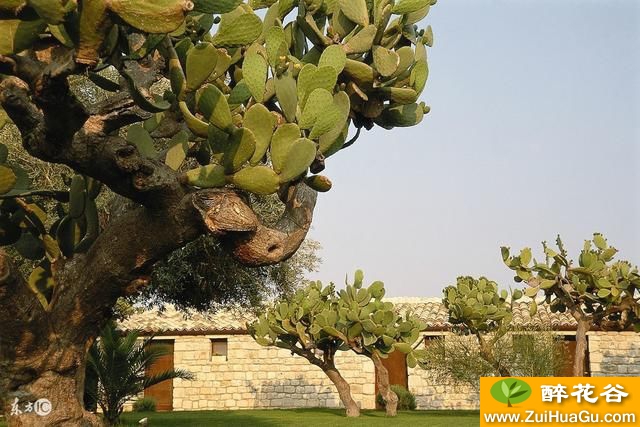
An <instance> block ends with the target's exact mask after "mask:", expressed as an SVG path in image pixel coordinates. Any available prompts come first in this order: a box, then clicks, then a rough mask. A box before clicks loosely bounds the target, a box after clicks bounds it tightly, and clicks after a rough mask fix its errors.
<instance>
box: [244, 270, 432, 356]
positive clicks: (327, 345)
mask: <svg viewBox="0 0 640 427" xmlns="http://www.w3.org/2000/svg"><path fill="white" fill-rule="evenodd" d="M384 294H385V290H384V284H383V283H382V282H373V283H372V284H371V285H369V286H368V287H367V286H363V274H362V272H361V271H357V272H356V274H355V278H354V283H353V284H347V285H346V286H345V288H344V289H341V290H340V291H339V292H336V291H335V287H334V285H333V284H330V285H329V286H323V285H322V283H320V282H313V283H311V284H310V285H309V286H308V287H306V288H304V289H303V290H300V291H298V292H297V293H296V294H295V296H294V297H293V298H291V299H290V300H288V301H281V302H279V303H277V304H276V305H274V306H273V307H272V308H271V309H269V310H267V311H266V312H265V313H263V314H262V315H260V316H259V318H258V320H257V321H255V322H254V323H253V324H251V325H250V326H249V331H250V333H251V335H252V336H253V337H254V339H255V340H256V342H258V343H259V344H261V345H264V346H273V345H275V346H279V347H282V348H287V349H293V348H295V349H296V350H299V351H304V350H313V349H319V350H322V351H323V352H325V354H327V355H329V356H330V357H332V356H331V355H332V354H335V352H336V351H338V350H341V351H354V352H356V353H358V354H363V355H366V356H369V357H370V356H371V355H373V354H377V355H379V356H380V357H383V358H386V357H387V356H388V354H389V353H391V352H393V351H396V350H397V351H400V352H402V353H405V354H406V355H407V364H408V365H409V366H410V367H414V366H416V364H417V363H418V360H419V359H421V357H422V350H416V349H414V346H415V344H416V342H417V341H418V340H419V339H420V336H421V335H420V333H421V331H422V330H423V329H424V327H425V326H426V325H425V324H424V323H423V322H422V321H421V320H420V319H419V318H418V317H417V316H415V315H413V314H411V313H406V314H405V316H404V317H403V316H400V315H398V314H397V313H396V311H395V309H394V306H393V303H391V302H388V301H383V297H384Z"/></svg>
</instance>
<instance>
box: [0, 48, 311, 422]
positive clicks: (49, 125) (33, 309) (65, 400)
mask: <svg viewBox="0 0 640 427" xmlns="http://www.w3.org/2000/svg"><path fill="white" fill-rule="evenodd" d="M46 53H47V54H46V55H45V54H39V55H24V56H23V55H12V56H11V57H6V56H2V55H0V71H1V72H2V74H3V76H2V77H0V105H1V106H2V108H3V109H4V110H5V112H6V113H7V114H8V115H9V117H10V118H11V119H12V121H13V122H14V124H15V125H16V126H17V127H18V130H19V131H20V134H21V137H22V145H23V147H24V149H25V150H26V151H27V152H28V153H29V154H31V155H32V156H33V157H35V158H38V159H40V160H42V161H44V162H49V163H59V164H64V165H66V166H68V167H70V168H71V169H73V170H74V171H75V172H76V173H79V174H84V175H87V176H90V177H92V178H94V179H96V180H98V181H100V182H102V183H103V184H104V185H105V186H107V187H108V188H109V189H111V190H112V191H113V192H115V193H117V194H119V195H120V196H123V197H125V198H127V199H129V200H131V201H132V202H134V203H132V206H131V207H128V208H127V209H126V210H125V211H124V212H122V213H119V215H118V216H117V217H116V218H115V219H114V220H113V221H111V222H110V223H109V224H107V225H106V226H105V228H104V230H103V231H102V233H101V234H100V235H99V236H98V238H97V239H96V241H95V242H94V243H93V245H92V246H91V247H90V248H89V250H88V251H87V252H86V253H84V254H81V253H77V254H73V255H72V256H69V257H62V256H61V257H58V258H56V259H55V260H51V264H52V268H51V270H52V275H53V279H54V280H53V282H54V283H55V286H54V288H53V291H52V297H51V300H50V301H45V303H41V301H40V300H39V299H38V298H37V297H36V293H35V292H33V291H32V290H31V289H30V288H29V286H28V285H27V284H26V283H25V280H24V278H22V277H21V276H20V275H19V274H18V273H17V270H16V269H15V267H14V266H13V265H12V264H11V263H10V262H9V260H8V258H7V257H6V254H5V253H4V252H2V251H0V410H2V411H3V412H5V414H7V415H9V414H10V413H11V409H12V405H11V404H12V403H13V402H14V400H15V398H16V397H17V398H18V400H19V403H20V402H22V401H23V400H24V399H31V398H48V399H50V400H51V401H52V402H51V403H52V408H53V412H52V413H51V414H50V415H48V416H47V417H41V418H33V417H32V416H31V415H30V416H24V414H23V415H20V416H11V417H10V418H9V422H10V425H11V426H12V427H13V426H23V425H38V426H58V425H64V426H86V425H95V424H93V423H94V419H93V418H92V417H90V416H88V415H86V414H85V413H84V412H83V410H82V407H83V402H82V393H83V386H84V360H85V355H86V350H87V348H88V345H89V344H90V343H92V342H93V340H94V339H95V337H96V336H97V334H98V332H99V330H100V328H102V327H103V326H104V324H105V323H106V321H107V320H108V319H109V318H110V317H111V316H112V308H113V305H114V304H115V302H116V301H117V299H118V298H119V297H122V296H127V295H131V294H133V293H135V292H136V291H138V290H139V289H140V286H144V285H145V284H146V283H148V282H149V280H148V277H149V275H150V274H151V273H152V271H153V266H154V265H155V264H156V263H157V262H158V261H160V260H162V259H164V258H165V257H166V256H167V255H168V254H170V253H171V252H172V251H174V250H176V249H179V248H181V247H183V246H184V245H185V244H186V243H188V242H190V241H193V240H195V239H196V238H198V237H199V236H201V235H203V234H207V233H209V234H213V235H215V236H217V237H219V238H220V239H221V241H223V243H224V244H225V245H226V247H227V248H228V249H229V251H230V252H231V253H232V254H233V255H234V256H235V258H236V259H238V260H239V261H240V262H242V263H245V264H247V265H252V266H258V265H267V264H274V263H277V262H280V261H283V260H285V259H287V258H288V257H290V256H291V255H293V253H294V252H295V251H296V250H297V249H298V247H299V246H300V244H301V243H302V241H303V240H304V238H305V236H306V234H307V231H308V230H309V227H310V225H311V220H312V216H313V210H314V207H315V202H316V193H315V191H313V190H311V189H310V188H308V187H307V186H306V185H305V184H303V183H300V184H297V185H293V186H290V187H289V188H288V190H287V191H283V194H281V195H280V196H281V199H282V201H283V203H284V204H285V211H284V214H283V215H282V217H281V219H280V221H278V222H277V223H276V225H275V226H273V227H268V226H266V225H264V224H262V222H261V221H260V219H259V218H257V216H255V215H253V212H252V209H251V206H250V204H249V203H248V201H247V199H246V198H245V197H242V196H241V195H239V194H237V193H236V192H235V191H233V189H225V190H221V191H218V192H213V191H202V190H197V189H195V188H191V187H188V186H185V185H183V184H182V182H181V177H180V174H181V172H177V171H174V170H172V169H171V168H169V167H168V166H167V165H165V164H164V163H163V162H161V161H159V160H157V159H151V158H148V157H146V156H145V155H143V154H142V153H140V152H139V150H138V149H137V148H136V147H135V145H133V144H132V143H130V142H128V141H126V140H125V139H124V138H122V137H120V136H119V135H118V133H117V131H118V129H119V128H121V127H122V126H124V125H128V124H132V123H136V122H141V121H143V120H144V119H145V118H148V117H149V116H150V114H149V113H145V112H143V111H142V110H140V109H139V108H138V107H136V106H135V104H134V103H133V101H132V100H131V99H130V97H129V96H123V95H121V94H120V95H114V97H115V98H113V99H111V98H110V99H109V100H108V101H110V102H105V103H100V104H99V105H95V106H85V105H83V104H82V103H81V102H79V100H78V99H76V97H75V95H74V94H73V92H72V91H71V90H70V88H69V86H68V81H67V76H68V75H70V74H72V73H74V72H75V71H77V70H76V64H75V63H74V60H73V55H72V54H70V51H68V50H66V49H62V50H60V49H58V50H55V51H54V50H51V51H48V52H46ZM71 53H72V52H71ZM129 62H131V63H130V64H129ZM129 62H127V65H126V67H127V69H128V71H130V72H131V73H133V74H134V77H135V80H136V81H137V83H138V84H139V86H140V87H141V88H145V89H149V87H150V86H151V84H152V83H153V82H154V81H156V80H157V78H159V77H160V76H161V74H162V73H161V71H162V69H163V68H164V62H163V61H158V62H157V63H156V62H155V60H154V59H153V58H152V57H151V56H149V57H147V58H146V59H145V60H142V61H141V64H138V63H137V62H136V61H129ZM4 74H9V75H8V76H5V75H4ZM118 97H122V98H118ZM111 101H113V102H111ZM25 402H26V401H25ZM34 420H35V421H34ZM29 423H31V424H29Z"/></svg>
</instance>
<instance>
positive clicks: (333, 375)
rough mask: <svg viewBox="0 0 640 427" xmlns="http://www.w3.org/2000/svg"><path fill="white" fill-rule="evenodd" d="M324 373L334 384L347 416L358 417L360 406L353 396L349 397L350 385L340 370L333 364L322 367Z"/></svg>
mask: <svg viewBox="0 0 640 427" xmlns="http://www.w3.org/2000/svg"><path fill="white" fill-rule="evenodd" d="M322 370H323V371H324V373H325V374H327V376H328V377H329V379H330V380H331V382H332V383H333V384H334V385H335V386H336V389H337V390H338V395H339V396H340V400H341V401H342V404H343V405H344V407H345V408H346V410H347V417H359V416H360V408H359V407H358V404H357V403H356V401H355V400H353V397H351V387H350V386H349V383H348V382H347V380H345V379H344V378H343V377H342V375H340V372H338V370H337V369H336V367H335V366H333V365H331V366H328V367H324V368H323V369H322Z"/></svg>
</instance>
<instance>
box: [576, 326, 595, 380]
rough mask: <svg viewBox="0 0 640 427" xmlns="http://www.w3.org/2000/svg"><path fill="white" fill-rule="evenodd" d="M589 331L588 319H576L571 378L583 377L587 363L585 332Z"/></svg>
mask: <svg viewBox="0 0 640 427" xmlns="http://www.w3.org/2000/svg"><path fill="white" fill-rule="evenodd" d="M589 329H591V321H590V320H589V319H584V318H580V319H578V328H577V329H576V353H575V358H574V361H573V376H574V377H584V376H585V368H586V361H587V332H589Z"/></svg>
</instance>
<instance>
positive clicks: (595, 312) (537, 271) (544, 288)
mask: <svg viewBox="0 0 640 427" xmlns="http://www.w3.org/2000/svg"><path fill="white" fill-rule="evenodd" d="M542 247H543V250H544V261H537V260H535V259H533V257H532V255H531V249H530V248H525V249H523V250H522V251H520V254H519V255H515V256H514V255H511V253H510V250H509V248H506V247H503V248H502V259H503V260H504V262H505V264H506V265H507V266H508V267H509V268H510V269H511V270H513V271H514V272H515V273H516V276H515V277H514V280H515V281H516V282H518V283H525V284H526V285H527V286H526V287H525V289H524V293H525V294H526V295H527V296H529V297H532V298H535V297H536V296H537V295H542V296H544V301H545V303H546V304H548V305H549V309H550V311H551V312H553V313H556V312H560V313H564V312H566V311H569V312H570V313H571V314H572V315H573V316H574V317H575V318H577V319H584V320H585V321H589V322H591V323H592V325H598V326H602V327H606V328H610V329H618V330H624V329H626V328H629V327H631V326H634V327H635V328H636V330H638V331H640V304H639V303H638V300H639V299H640V274H639V273H638V268H637V267H636V266H633V265H632V264H631V263H630V262H628V261H614V258H615V256H616V254H617V253H618V250H617V249H616V248H614V247H613V246H610V245H609V243H608V242H607V239H605V237H604V236H603V235H602V234H600V233H594V234H593V238H592V239H589V240H586V241H585V242H584V246H583V248H582V250H581V252H580V255H579V257H578V264H577V265H575V264H574V261H572V260H571V259H569V255H568V253H567V250H566V249H565V247H564V244H563V242H562V239H560V236H558V238H557V239H556V248H555V249H553V248H551V247H549V246H548V245H547V243H546V242H543V243H542ZM534 307H535V306H534Z"/></svg>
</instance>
